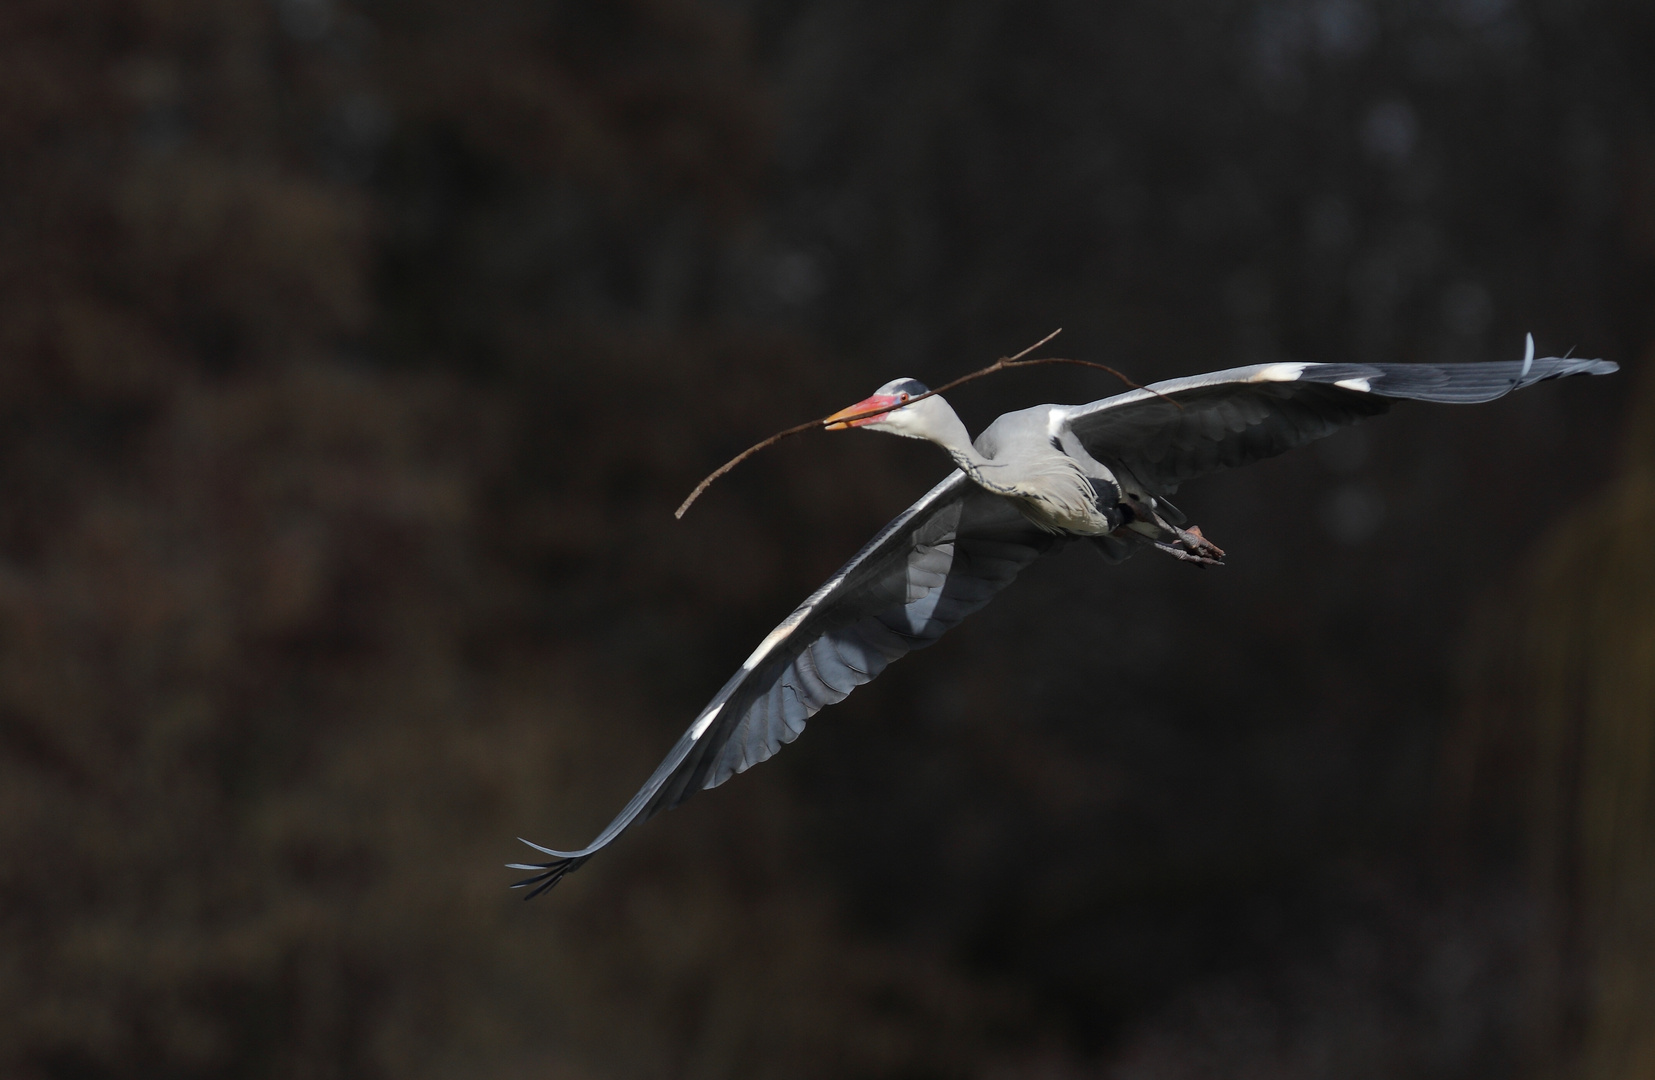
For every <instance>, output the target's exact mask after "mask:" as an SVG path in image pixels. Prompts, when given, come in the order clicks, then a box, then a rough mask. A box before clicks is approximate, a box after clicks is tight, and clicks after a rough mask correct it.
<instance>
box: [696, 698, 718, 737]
mask: <svg viewBox="0 0 1655 1080" xmlns="http://www.w3.org/2000/svg"><path fill="white" fill-rule="evenodd" d="M723 711H724V703H723V702H722V701H721V702H719V703H718V704H717V705H714V706H713V707H712V708H710V709H708V710H707V715H705V716H703V717H702V718H701V719H699V720H697V721H696V722H695V726H694V727H692V728H690V738H692V739H699V738H701V736H702V735H704V734H706V731H707V728H709V727H711V726H712V722H713V721H714V720H717V719H718V714H719V713H721V712H723Z"/></svg>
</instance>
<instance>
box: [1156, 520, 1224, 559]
mask: <svg viewBox="0 0 1655 1080" xmlns="http://www.w3.org/2000/svg"><path fill="white" fill-rule="evenodd" d="M1162 524H1163V525H1165V526H1166V529H1167V531H1169V532H1171V533H1172V534H1173V535H1174V536H1175V537H1176V538H1177V539H1176V540H1174V541H1173V542H1171V543H1168V542H1166V541H1164V540H1156V541H1154V544H1155V546H1156V547H1158V548H1160V549H1161V550H1162V551H1164V552H1166V553H1167V554H1168V555H1171V556H1172V557H1173V558H1175V559H1181V560H1183V561H1184V562H1192V563H1194V564H1196V565H1197V566H1223V565H1224V549H1223V548H1221V547H1219V546H1218V545H1217V544H1215V543H1213V542H1212V541H1211V540H1208V539H1207V538H1206V537H1205V536H1203V535H1201V526H1199V525H1191V526H1190V527H1189V528H1188V529H1180V528H1179V527H1178V526H1176V525H1168V524H1166V523H1165V522H1162Z"/></svg>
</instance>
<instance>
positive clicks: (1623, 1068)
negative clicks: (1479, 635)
mask: <svg viewBox="0 0 1655 1080" xmlns="http://www.w3.org/2000/svg"><path fill="white" fill-rule="evenodd" d="M1652 390H1655V386H1652V385H1651V384H1650V383H1649V382H1648V381H1647V380H1646V381H1645V383H1644V385H1643V391H1644V392H1643V400H1642V403H1641V407H1640V408H1639V409H1638V410H1637V412H1636V413H1635V414H1634V417H1633V420H1632V423H1631V425H1630V428H1629V435H1628V444H1627V449H1626V456H1625V461H1624V465H1623V472H1622V474H1621V476H1620V477H1619V478H1618V479H1617V480H1616V481H1615V483H1614V484H1613V485H1611V486H1610V488H1609V489H1608V490H1607V491H1606V492H1604V493H1603V494H1601V495H1600V496H1598V497H1597V498H1596V499H1595V500H1594V501H1593V502H1592V503H1591V504H1590V505H1588V506H1586V507H1583V508H1582V509H1581V510H1579V511H1578V512H1576V513H1573V514H1571V515H1569V516H1568V518H1567V519H1566V520H1564V521H1562V522H1560V523H1559V524H1558V525H1556V526H1555V527H1554V528H1553V529H1552V530H1550V532H1549V533H1548V535H1547V536H1546V537H1545V539H1544V540H1543V541H1542V542H1541V544H1540V545H1539V550H1538V552H1537V553H1536V556H1535V558H1534V560H1533V565H1532V566H1531V567H1530V569H1529V571H1528V574H1527V576H1526V580H1525V582H1524V583H1523V586H1522V589H1521V591H1520V592H1519V593H1518V594H1517V595H1516V596H1514V597H1509V598H1507V599H1506V600H1505V601H1504V602H1503V603H1502V604H1501V605H1500V606H1499V611H1500V616H1501V617H1500V629H1499V630H1498V631H1494V630H1489V631H1486V632H1485V634H1484V641H1483V642H1482V643H1481V650H1480V653H1481V654H1480V658H1479V661H1478V663H1477V665H1476V668H1475V680H1474V683H1473V695H1472V697H1471V699H1470V702H1469V708H1470V717H1471V721H1472V725H1473V726H1472V728H1471V729H1470V733H1472V734H1471V737H1470V748H1472V749H1473V756H1472V757H1471V758H1470V759H1469V760H1470V762H1471V763H1472V764H1473V765H1474V766H1480V771H1481V773H1482V775H1481V776H1478V775H1477V774H1476V773H1472V774H1471V776H1470V777H1468V779H1472V778H1474V782H1473V790H1476V791H1477V794H1478V796H1479V798H1478V799H1477V802H1476V807H1477V809H1478V810H1479V811H1480V813H1482V814H1489V813H1495V814H1501V815H1503V814H1505V813H1509V812H1510V810H1511V809H1513V808H1516V807H1521V806H1523V804H1524V803H1525V802H1526V803H1527V810H1528V813H1527V814H1526V815H1525V816H1524V817H1522V818H1519V819H1518V820H1519V821H1520V822H1521V823H1522V824H1521V827H1520V828H1518V829H1517V830H1515V831H1516V833H1517V835H1516V837H1515V839H1517V840H1518V842H1519V843H1522V844H1523V845H1524V846H1525V848H1526V850H1527V853H1528V857H1529V861H1530V865H1531V871H1532V875H1533V884H1534V887H1535V890H1536V894H1537V896H1538V898H1539V899H1540V901H1541V903H1542V910H1543V912H1544V916H1545V921H1544V924H1543V926H1544V931H1545V932H1544V933H1543V934H1542V935H1540V936H1539V937H1538V938H1537V940H1536V942H1535V950H1536V956H1535V958H1534V964H1533V969H1532V975H1531V990H1532V992H1533V996H1534V1001H1533V1003H1532V1008H1533V1011H1534V1021H1533V1024H1534V1026H1533V1028H1532V1033H1531V1034H1532V1039H1533V1043H1534V1048H1535V1050H1536V1051H1537V1052H1538V1060H1539V1061H1541V1062H1543V1063H1544V1064H1542V1065H1541V1066H1540V1067H1538V1068H1536V1069H1535V1075H1568V1076H1579V1077H1582V1078H1589V1080H1622V1078H1625V1080H1631V1078H1633V1077H1642V1076H1648V1075H1650V1074H1651V1072H1652V1071H1655V565H1652V564H1651V561H1650V558H1649V538H1650V536H1651V535H1652V532H1651V530H1655V394H1652V393H1651V391H1652ZM1476 781H1480V783H1477V782H1476ZM1483 827H1484V828H1485V829H1488V828H1489V824H1488V823H1484V824H1483ZM1503 831H1504V832H1505V833H1506V834H1507V837H1506V842H1507V843H1508V844H1509V843H1510V842H1511V840H1512V839H1514V837H1512V836H1511V833H1512V832H1513V829H1512V825H1511V823H1509V822H1508V823H1505V824H1504V829H1503Z"/></svg>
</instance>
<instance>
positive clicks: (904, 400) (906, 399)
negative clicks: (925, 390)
mask: <svg viewBox="0 0 1655 1080" xmlns="http://www.w3.org/2000/svg"><path fill="white" fill-rule="evenodd" d="M897 396H898V397H900V398H901V399H902V403H903V404H904V405H906V404H908V395H907V394H899V395H897Z"/></svg>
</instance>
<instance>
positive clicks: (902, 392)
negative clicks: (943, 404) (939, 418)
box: [827, 379, 939, 435]
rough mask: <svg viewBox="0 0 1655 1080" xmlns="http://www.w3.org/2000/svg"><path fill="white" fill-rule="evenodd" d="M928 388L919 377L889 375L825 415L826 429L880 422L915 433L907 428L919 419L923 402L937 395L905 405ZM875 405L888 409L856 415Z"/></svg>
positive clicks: (904, 432)
mask: <svg viewBox="0 0 1655 1080" xmlns="http://www.w3.org/2000/svg"><path fill="white" fill-rule="evenodd" d="M927 392H928V391H927V390H926V387H925V384H924V383H922V382H920V381H919V380H918V379H892V380H891V381H890V382H888V383H886V384H885V385H884V386H881V387H880V388H879V389H878V390H875V391H874V392H873V393H872V394H871V395H870V396H868V397H865V398H863V399H862V400H861V401H858V402H857V403H856V404H855V405H852V406H850V407H849V408H847V409H840V410H839V411H838V412H836V413H834V414H833V415H832V416H830V417H828V420H829V421H830V423H829V424H828V426H827V429H828V430H829V431H846V430H848V429H850V428H853V427H871V426H879V427H882V428H884V429H886V430H888V431H890V432H891V433H892V434H895V435H908V434H917V432H910V431H909V430H908V429H909V428H910V427H912V426H913V425H914V424H915V423H916V422H917V421H918V420H919V419H920V416H919V415H918V414H920V413H922V412H923V411H924V407H925V406H926V405H928V404H930V403H931V402H933V401H937V400H939V399H937V398H926V399H925V400H924V401H921V402H919V403H918V404H917V405H914V406H913V407H912V408H910V407H909V406H908V402H909V401H910V400H911V399H913V398H917V397H919V396H920V395H921V394H924V393H927ZM875 409H889V410H890V411H889V412H882V413H879V414H877V415H875V416H866V417H861V418H860V419H858V417H859V416H860V414H862V413H867V412H872V411H873V410H875Z"/></svg>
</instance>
